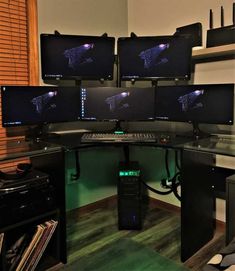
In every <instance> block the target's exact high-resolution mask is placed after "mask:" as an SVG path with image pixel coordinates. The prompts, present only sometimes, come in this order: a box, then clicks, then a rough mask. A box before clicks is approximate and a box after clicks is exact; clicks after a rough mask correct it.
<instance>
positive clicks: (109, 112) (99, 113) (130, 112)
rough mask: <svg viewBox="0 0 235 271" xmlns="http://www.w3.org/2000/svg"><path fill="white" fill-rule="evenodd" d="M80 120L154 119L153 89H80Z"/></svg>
mask: <svg viewBox="0 0 235 271" xmlns="http://www.w3.org/2000/svg"><path fill="white" fill-rule="evenodd" d="M81 118H82V119H85V120H130V121H131V120H132V121H135V120H152V119H154V88H115V87H104V88H82V90H81Z"/></svg>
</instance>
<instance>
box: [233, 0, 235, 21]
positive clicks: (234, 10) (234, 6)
mask: <svg viewBox="0 0 235 271" xmlns="http://www.w3.org/2000/svg"><path fill="white" fill-rule="evenodd" d="M233 25H235V2H234V3H233Z"/></svg>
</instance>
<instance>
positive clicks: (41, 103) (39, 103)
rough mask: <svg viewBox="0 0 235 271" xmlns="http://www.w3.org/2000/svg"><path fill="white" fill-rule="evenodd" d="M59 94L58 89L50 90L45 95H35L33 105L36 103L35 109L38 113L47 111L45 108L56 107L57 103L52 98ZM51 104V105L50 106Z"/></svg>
mask: <svg viewBox="0 0 235 271" xmlns="http://www.w3.org/2000/svg"><path fill="white" fill-rule="evenodd" d="M56 95H57V91H50V92H48V93H45V94H43V95H40V96H37V97H34V98H33V99H32V100H31V102H32V104H33V105H35V111H36V112H37V113H38V114H42V113H43V112H44V111H45V108H47V109H50V108H55V107H56V104H54V103H52V104H50V102H51V99H52V98H53V97H55V96H56ZM48 106H49V107H48Z"/></svg>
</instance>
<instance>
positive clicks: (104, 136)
mask: <svg viewBox="0 0 235 271" xmlns="http://www.w3.org/2000/svg"><path fill="white" fill-rule="evenodd" d="M156 141H157V136H156V135H155V133H146V132H140V133H123V134H122V133H120V134H119V133H84V134H83V135H82V138H81V142H82V143H89V142H90V143H91V142H94V143H95V142H156Z"/></svg>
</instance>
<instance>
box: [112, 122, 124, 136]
mask: <svg viewBox="0 0 235 271" xmlns="http://www.w3.org/2000/svg"><path fill="white" fill-rule="evenodd" d="M125 132H126V131H125V130H124V129H123V128H122V126H121V121H120V120H117V121H115V127H114V128H113V129H112V130H111V133H114V134H124V133H125Z"/></svg>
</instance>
